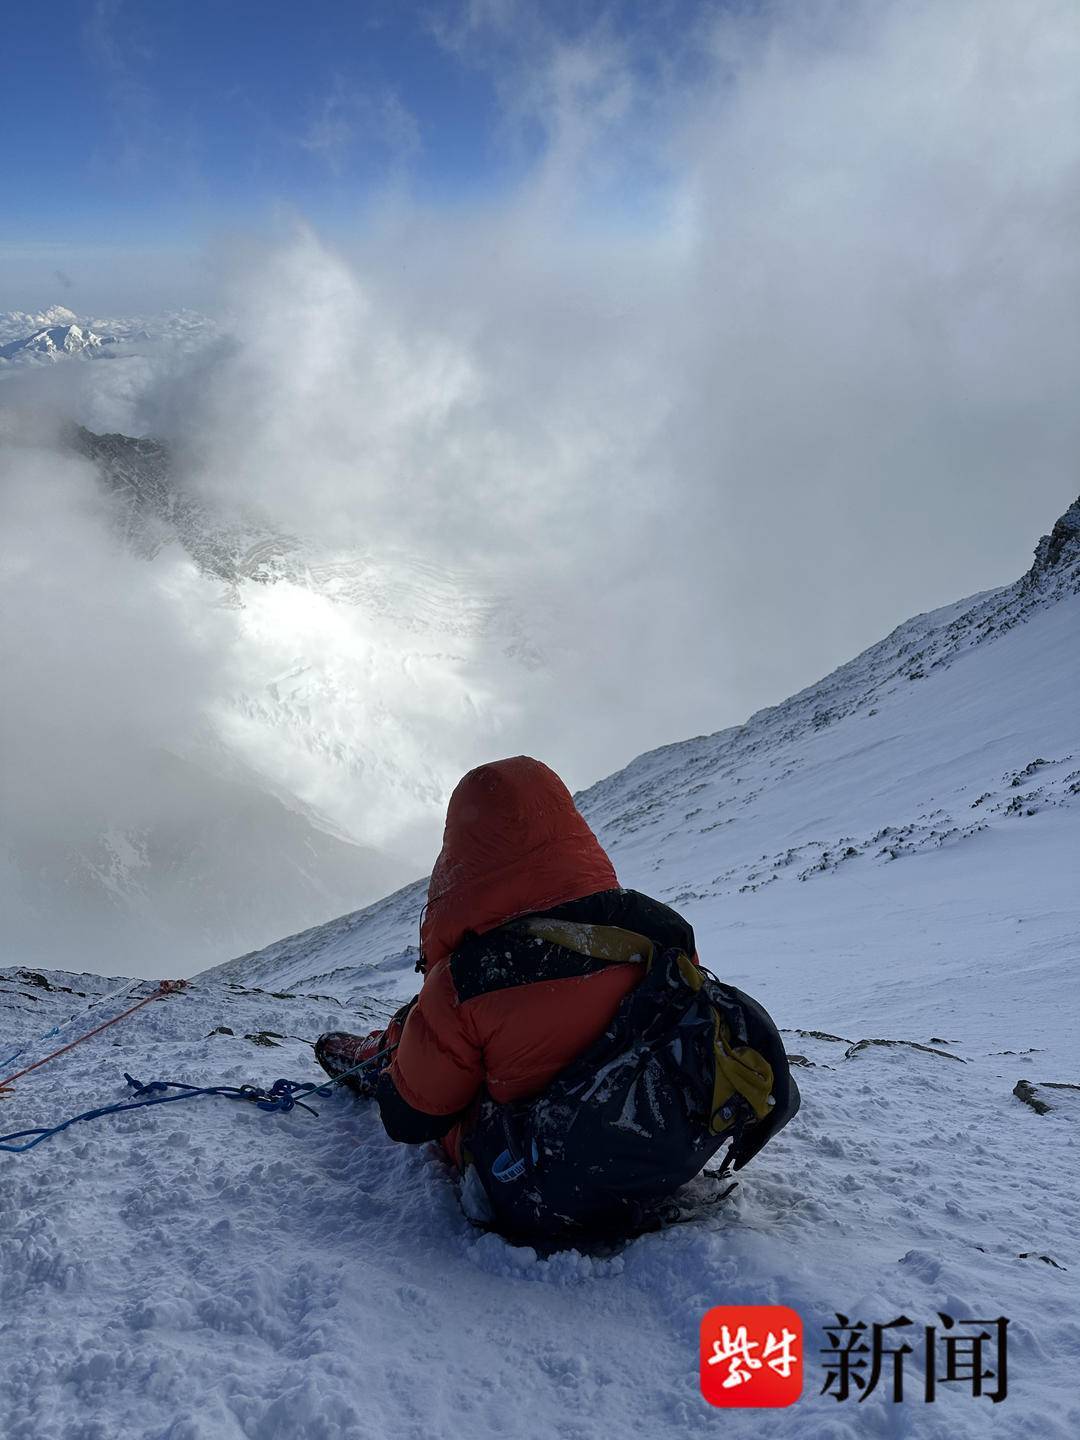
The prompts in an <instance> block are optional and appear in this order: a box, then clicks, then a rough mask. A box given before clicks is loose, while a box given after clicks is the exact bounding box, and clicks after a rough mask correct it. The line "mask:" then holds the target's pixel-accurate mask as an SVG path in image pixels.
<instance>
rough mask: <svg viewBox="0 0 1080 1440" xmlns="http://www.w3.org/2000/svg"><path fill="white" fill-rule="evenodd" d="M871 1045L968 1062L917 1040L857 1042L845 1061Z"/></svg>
mask: <svg viewBox="0 0 1080 1440" xmlns="http://www.w3.org/2000/svg"><path fill="white" fill-rule="evenodd" d="M870 1045H906V1046H907V1047H908V1049H909V1050H921V1051H923V1053H924V1054H926V1055H940V1056H941V1057H942V1058H943V1059H945V1060H956V1061H957V1062H958V1063H959V1064H961V1065H966V1064H967V1061H966V1060H964V1059H963V1058H962V1057H961V1056H959V1055H953V1054H952V1052H951V1051H949V1050H937V1049H935V1048H934V1047H933V1046H932V1045H920V1044H919V1042H918V1041H917V1040H857V1041H856V1042H855V1044H854V1045H852V1046H851V1047H850V1049H849V1050H847V1052H846V1053H845V1055H844V1059H845V1060H850V1059H851V1058H852V1056H853V1055H857V1054H858V1053H859V1051H860V1050H865V1049H866V1048H867V1047H868V1046H870Z"/></svg>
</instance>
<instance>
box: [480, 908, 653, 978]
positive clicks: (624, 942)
mask: <svg viewBox="0 0 1080 1440" xmlns="http://www.w3.org/2000/svg"><path fill="white" fill-rule="evenodd" d="M504 928H505V929H507V930H514V931H516V932H517V934H519V935H528V936H531V937H532V938H533V939H536V940H543V941H546V943H547V944H549V945H559V946H561V947H562V948H563V949H564V950H570V951H572V952H573V953H574V954H575V955H587V956H588V957H589V958H590V959H591V960H605V961H607V962H608V963H609V964H611V965H625V964H638V965H644V966H645V967H646V968H648V966H649V965H651V964H652V959H653V950H654V946H653V942H652V941H651V940H649V939H648V938H647V937H646V936H644V935H638V934H637V933H636V932H635V931H633V930H623V929H622V928H621V927H620V926H618V925H588V924H581V923H579V922H577V921H574V920H554V919H549V918H548V917H546V916H544V915H536V916H533V917H532V918H531V919H527V920H515V921H513V922H511V924H509V925H507V926H505V927H504Z"/></svg>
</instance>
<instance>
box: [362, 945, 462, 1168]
mask: <svg viewBox="0 0 1080 1440" xmlns="http://www.w3.org/2000/svg"><path fill="white" fill-rule="evenodd" d="M387 1082H389V1084H387ZM483 1083H484V1056H483V1050H482V1047H481V1045H480V1043H479V1040H478V1039H477V1037H476V1035H475V1033H474V1031H473V1028H472V1025H471V1024H470V1022H469V1018H468V1015H467V1014H466V1012H464V1011H463V1010H462V1007H461V1006H460V1005H459V1004H458V999H457V992H456V991H455V989H454V982H453V979H452V978H451V975H450V962H449V961H448V960H440V961H439V963H438V964H437V965H436V966H434V968H433V969H432V970H431V971H430V973H429V974H428V976H427V978H426V980H425V981H424V985H423V988H422V989H421V991H420V999H419V1000H418V1001H417V1003H416V1005H415V1006H414V1007H413V1009H412V1010H411V1011H410V1013H409V1016H408V1019H407V1020H406V1021H405V1025H404V1028H403V1030H402V1032H401V1042H400V1044H399V1045H398V1048H397V1052H396V1054H395V1055H394V1059H393V1062H392V1063H391V1065H390V1067H389V1069H388V1070H387V1071H386V1073H385V1075H384V1077H383V1079H382V1081H381V1082H380V1085H379V1091H378V1094H379V1106H380V1110H381V1112H382V1116H383V1123H384V1124H385V1125H386V1130H387V1133H388V1134H389V1135H390V1137H391V1138H392V1139H395V1140H396V1139H401V1140H405V1141H407V1142H409V1143H414V1144H415V1143H416V1142H417V1141H419V1140H427V1139H435V1138H437V1136H439V1135H444V1134H445V1133H446V1131H447V1130H449V1129H450V1126H451V1124H452V1123H453V1119H454V1118H455V1117H456V1116H457V1115H459V1114H460V1113H461V1111H463V1110H465V1109H466V1108H467V1107H468V1105H469V1104H470V1103H471V1101H472V1100H473V1099H474V1098H475V1097H476V1094H477V1092H478V1091H479V1089H480V1087H481V1085H482V1084H483ZM391 1089H392V1091H393V1093H391ZM424 1117H427V1118H428V1120H430V1122H431V1124H429V1125H425V1124H424ZM440 1122H442V1123H441V1124H440ZM422 1130H426V1131H427V1133H424V1134H420V1133H418V1132H419V1131H422ZM404 1132H408V1133H404Z"/></svg>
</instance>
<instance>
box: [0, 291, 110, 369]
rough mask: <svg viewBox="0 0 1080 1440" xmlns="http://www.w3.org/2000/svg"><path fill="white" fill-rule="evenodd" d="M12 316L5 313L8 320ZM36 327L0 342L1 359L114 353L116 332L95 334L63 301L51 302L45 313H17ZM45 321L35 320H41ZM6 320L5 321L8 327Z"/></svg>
mask: <svg viewBox="0 0 1080 1440" xmlns="http://www.w3.org/2000/svg"><path fill="white" fill-rule="evenodd" d="M13 318H16V317H14V316H11V315H9V316H6V317H5V321H7V322H10V321H11V320H12V319H13ZM18 318H21V319H24V320H27V321H30V322H31V323H32V324H35V325H36V328H33V329H31V330H30V332H29V333H28V334H23V335H21V336H19V337H17V338H16V339H14V340H9V341H8V342H7V343H6V344H3V345H0V361H4V362H6V363H8V364H18V363H20V362H22V363H27V362H29V363H35V364H40V363H42V362H49V361H54V360H60V359H63V358H64V357H69V356H78V357H79V358H80V359H83V360H97V359H101V358H103V357H109V356H111V355H114V354H115V353H116V352H115V348H114V347H115V346H116V345H117V343H118V342H117V338H116V336H115V335H97V334H95V332H94V331H93V330H92V329H91V328H90V327H89V326H85V327H84V326H83V325H80V324H79V322H78V317H77V316H76V315H74V314H73V313H72V311H70V310H67V309H65V307H64V306H63V305H54V306H53V307H52V308H51V309H50V310H49V311H47V312H46V313H45V314H44V315H39V316H29V315H27V316H20V317H18ZM42 321H44V323H43V324H42V323H38V322H42ZM10 328H11V326H10V324H9V323H6V324H5V325H4V329H5V330H10Z"/></svg>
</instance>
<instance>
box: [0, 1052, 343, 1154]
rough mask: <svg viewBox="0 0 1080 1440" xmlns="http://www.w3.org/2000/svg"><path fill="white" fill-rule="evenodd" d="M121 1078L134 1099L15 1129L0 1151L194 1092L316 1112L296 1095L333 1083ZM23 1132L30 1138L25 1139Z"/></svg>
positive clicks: (327, 1090)
mask: <svg viewBox="0 0 1080 1440" xmlns="http://www.w3.org/2000/svg"><path fill="white" fill-rule="evenodd" d="M124 1079H125V1080H126V1081H127V1083H128V1085H129V1086H131V1088H132V1089H133V1090H134V1091H135V1095H136V1097H137V1098H136V1099H134V1100H129V1101H126V1102H124V1103H121V1104H116V1105H100V1106H98V1108H97V1109H96V1110H84V1111H83V1113H82V1114H81V1115H73V1116H72V1117H71V1119H70V1120H64V1121H62V1122H61V1123H60V1124H59V1125H52V1126H38V1127H37V1128H35V1129H32V1130H16V1131H14V1132H13V1133H12V1134H10V1135H0V1151H5V1152H6V1153H7V1154H9V1155H22V1154H24V1153H25V1152H26V1151H27V1150H32V1149H33V1148H34V1146H35V1145H40V1144H41V1142H42V1141H43V1140H48V1139H49V1138H50V1137H51V1136H53V1135H59V1134H60V1132H61V1130H66V1129H67V1128H68V1126H69V1125H76V1124H78V1123H79V1121H81V1120H98V1119H100V1118H101V1116H103V1115H118V1114H119V1113H120V1112H121V1111H123V1110H141V1109H143V1108H144V1107H145V1106H148V1105H169V1104H171V1103H172V1102H174V1101H176V1100H194V1099H195V1097H196V1096H198V1095H222V1096H224V1097H225V1098H226V1099H227V1100H248V1101H251V1102H253V1103H254V1105H255V1106H256V1108H257V1109H259V1110H266V1111H276V1112H277V1113H279V1114H285V1113H286V1112H287V1111H289V1110H291V1109H293V1107H294V1106H296V1105H299V1106H300V1108H301V1109H302V1110H307V1111H308V1112H309V1114H311V1115H317V1114H318V1113H319V1112H318V1111H317V1110H313V1109H312V1107H311V1106H310V1105H305V1104H304V1102H303V1100H302V1099H300V1096H305V1097H306V1096H309V1095H312V1094H317V1095H330V1094H332V1093H333V1086H332V1085H331V1084H330V1083H329V1082H319V1083H316V1084H310V1083H308V1082H306V1081H302V1080H275V1081H274V1083H273V1085H271V1087H270V1089H269V1090H261V1089H260V1088H259V1087H258V1086H257V1085H239V1086H238V1085H185V1084H184V1083H183V1082H182V1081H178V1080H151V1081H150V1082H149V1083H148V1084H146V1085H144V1084H142V1082H141V1081H139V1080H136V1079H135V1078H134V1076H132V1075H128V1074H127V1072H126V1071H125V1073H124ZM164 1090H177V1091H179V1092H180V1093H179V1094H177V1095H164V1094H161V1093H159V1092H161V1091H164ZM27 1136H33V1137H34V1138H33V1139H29V1140H28V1139H27V1138H26V1137H27ZM13 1140H22V1141H24V1142H25V1143H24V1144H22V1145H13V1144H11V1141H13Z"/></svg>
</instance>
